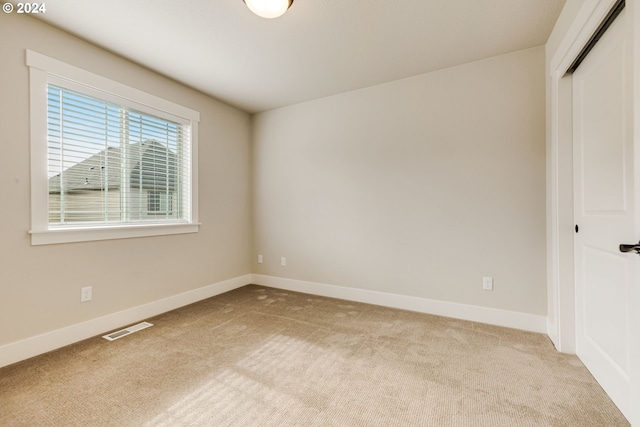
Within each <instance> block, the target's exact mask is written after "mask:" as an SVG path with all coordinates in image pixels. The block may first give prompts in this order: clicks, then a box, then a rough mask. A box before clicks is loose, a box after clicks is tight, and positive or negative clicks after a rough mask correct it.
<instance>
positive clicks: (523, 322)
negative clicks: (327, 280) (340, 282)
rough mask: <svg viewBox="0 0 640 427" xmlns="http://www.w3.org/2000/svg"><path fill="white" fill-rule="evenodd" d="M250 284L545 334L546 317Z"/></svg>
mask: <svg viewBox="0 0 640 427" xmlns="http://www.w3.org/2000/svg"><path fill="white" fill-rule="evenodd" d="M252 283H254V284H256V285H261V286H268V287H271V288H278V289H284V290H288V291H295V292H304V293H308V294H313V295H320V296H325V297H331V298H339V299H345V300H349V301H357V302H364V303H368V304H374V305H381V306H384V307H392V308H400V309H403V310H410V311H417V312H420V313H428V314H435V315H438V316H446V317H453V318H456V319H462V320H471V321H473V322H479V323H488V324H490V325H497V326H505V327H508V328H514V329H521V330H525V331H531V332H538V333H544V334H546V333H547V318H546V317H545V316H539V315H535V314H528V313H520V312H516V311H508V310H500V309H496V308H488V307H479V306H475V305H466V304H458V303H453V302H447V301H438V300H432V299H427V298H418V297H411V296H406V295H398V294H391V293H386V292H378V291H369V290H365V289H356V288H347V287H343V286H335V285H326V284H322V283H314V282H305V281H302V280H294V279H284V278H280V277H274V276H263V275H259V274H254V275H252Z"/></svg>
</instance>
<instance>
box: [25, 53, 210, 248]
mask: <svg viewBox="0 0 640 427" xmlns="http://www.w3.org/2000/svg"><path fill="white" fill-rule="evenodd" d="M27 65H29V66H30V67H31V73H30V75H31V113H32V118H31V121H32V123H31V126H32V141H31V145H32V230H31V235H32V244H48V243H61V242H71V241H85V240H101V239H112V238H124V237H140V236H150V235H162V234H176V233H185V232H195V231H197V227H198V224H197V180H196V177H197V174H196V173H195V169H196V166H197V162H196V161H195V154H196V153H197V144H196V142H197V123H198V120H199V114H198V113H197V112H195V111H192V110H190V109H187V108H185V107H182V106H179V105H176V104H173V103H171V102H169V101H166V100H163V99H160V98H157V97H155V96H152V95H149V94H147V93H144V92H141V91H138V90H136V89H133V88H130V87H128V86H124V85H122V84H119V83H117V82H114V81H112V80H108V79H105V78H103V77H100V76H97V75H95V74H92V73H89V72H86V71H84V70H81V69H78V68H76V67H73V66H70V65H67V64H64V63H61V62H59V61H56V60H54V59H51V58H48V57H46V56H43V55H40V54H38V53H36V52H32V51H27Z"/></svg>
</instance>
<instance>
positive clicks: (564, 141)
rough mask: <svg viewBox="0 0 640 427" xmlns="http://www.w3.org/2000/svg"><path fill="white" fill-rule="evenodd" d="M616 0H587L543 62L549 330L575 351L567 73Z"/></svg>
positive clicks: (565, 350)
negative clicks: (544, 77) (545, 63)
mask: <svg viewBox="0 0 640 427" xmlns="http://www.w3.org/2000/svg"><path fill="white" fill-rule="evenodd" d="M569 1H571V0H569ZM616 1H617V0H585V1H584V2H583V4H582V6H581V8H580V9H579V11H578V13H577V15H576V17H575V19H574V20H573V22H572V23H571V25H570V27H569V29H568V31H567V32H566V34H565V36H564V38H563V39H562V41H561V42H560V45H559V47H558V49H557V50H556V52H555V53H554V55H553V57H552V58H551V59H550V61H548V63H547V76H546V78H547V334H548V335H549V338H550V339H551V341H552V342H553V343H554V345H555V346H556V348H557V349H558V350H559V351H561V352H563V353H571V354H574V353H575V349H576V320H575V292H574V289H575V277H574V253H573V247H574V246H573V245H574V242H573V241H574V230H573V226H574V216H573V88H572V84H573V83H572V77H571V76H570V75H569V76H566V77H565V73H566V71H567V69H568V68H569V66H570V65H571V64H572V63H573V61H574V59H575V58H576V57H577V56H578V54H579V53H580V51H581V50H582V48H583V47H584V46H585V45H586V44H587V42H588V41H589V39H590V38H591V36H592V35H593V34H594V33H595V32H596V30H597V29H598V27H599V26H600V23H601V22H602V21H603V20H604V19H605V18H606V16H607V14H608V13H609V11H610V10H611V8H612V7H613V6H614V5H615V3H616ZM633 3H634V1H633V0H626V6H625V7H626V8H627V9H629V10H627V13H628V14H629V15H630V16H629V19H631V20H632V21H633V23H634V24H632V25H634V27H636V25H635V23H636V22H638V20H637V14H636V13H635V8H634V7H633V6H634V4H633ZM634 38H635V31H634ZM635 45H636V44H635V43H634V57H637V56H638V55H636V53H635V52H636V47H635ZM634 62H635V60H634ZM634 68H635V67H634ZM633 87H634V91H635V90H636V89H635V87H636V85H633ZM635 98H637V97H635ZM634 102H635V101H634Z"/></svg>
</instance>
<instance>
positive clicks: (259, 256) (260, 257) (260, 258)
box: [258, 255, 262, 264]
mask: <svg viewBox="0 0 640 427" xmlns="http://www.w3.org/2000/svg"><path fill="white" fill-rule="evenodd" d="M258 264H262V255H258Z"/></svg>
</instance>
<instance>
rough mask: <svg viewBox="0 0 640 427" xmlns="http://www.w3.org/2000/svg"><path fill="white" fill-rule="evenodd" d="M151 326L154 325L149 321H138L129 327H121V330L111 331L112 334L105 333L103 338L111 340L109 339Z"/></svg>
mask: <svg viewBox="0 0 640 427" xmlns="http://www.w3.org/2000/svg"><path fill="white" fill-rule="evenodd" d="M149 326H153V324H151V323H149V322H142V323H138V324H137V325H133V326H129V327H128V328H125V329H121V330H119V331H115V332H111V333H110V334H107V335H103V336H102V338H104V339H105V340H109V341H115V340H117V339H118V338H122V337H126V336H127V335H129V334H132V333H134V332H138V331H141V330H143V329H145V328H148V327H149Z"/></svg>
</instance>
